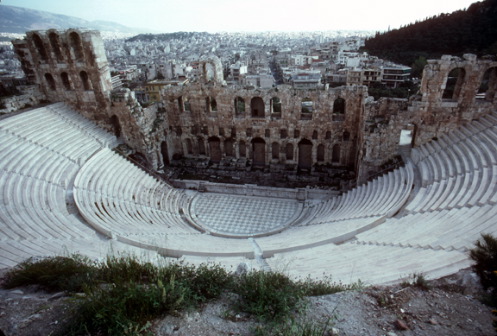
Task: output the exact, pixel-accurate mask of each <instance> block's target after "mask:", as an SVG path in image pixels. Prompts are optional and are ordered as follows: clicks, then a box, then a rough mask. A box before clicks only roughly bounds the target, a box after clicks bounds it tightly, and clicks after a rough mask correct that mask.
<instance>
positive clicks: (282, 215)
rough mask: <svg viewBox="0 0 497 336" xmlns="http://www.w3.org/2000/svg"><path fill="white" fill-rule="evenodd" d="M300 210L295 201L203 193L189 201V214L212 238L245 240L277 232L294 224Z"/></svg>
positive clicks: (300, 205) (298, 204)
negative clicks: (224, 236) (231, 237)
mask: <svg viewBox="0 0 497 336" xmlns="http://www.w3.org/2000/svg"><path fill="white" fill-rule="evenodd" d="M302 208H303V207H302V203H299V202H298V201H296V200H288V199H279V198H270V197H255V196H238V195H224V194H212V193H206V194H199V195H198V196H197V197H195V198H194V199H193V201H192V204H191V207H190V213H191V215H192V218H194V219H195V221H196V223H197V224H198V225H200V226H202V227H203V228H205V229H206V230H208V231H210V232H212V233H214V234H216V233H217V234H221V235H226V236H234V237H246V236H257V235H263V234H269V233H271V232H273V231H279V229H281V228H284V227H285V226H288V225H290V224H291V223H292V222H293V221H295V219H297V218H298V216H299V215H300V213H301V211H302Z"/></svg>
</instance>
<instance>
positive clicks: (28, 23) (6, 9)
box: [0, 5, 149, 34]
mask: <svg viewBox="0 0 497 336" xmlns="http://www.w3.org/2000/svg"><path fill="white" fill-rule="evenodd" d="M50 28H55V29H68V28H87V29H96V30H100V31H108V32H116V33H130V34H136V33H141V32H149V31H148V30H147V29H140V28H130V27H126V26H124V25H121V24H119V23H115V22H107V21H87V20H83V19H80V18H77V17H73V16H67V15H61V14H53V13H49V12H44V11H38V10H34V9H28V8H21V7H14V6H6V5H0V32H3V33H21V34H22V33H25V32H26V31H29V30H45V29H50Z"/></svg>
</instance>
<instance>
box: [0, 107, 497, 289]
mask: <svg viewBox="0 0 497 336" xmlns="http://www.w3.org/2000/svg"><path fill="white" fill-rule="evenodd" d="M35 120H36V123H37V124H34V121H35ZM40 124H43V125H45V126H46V127H45V126H43V127H39V126H40ZM496 127H497V118H496V117H495V115H489V116H486V117H483V118H481V119H480V120H479V121H474V122H472V123H470V124H468V125H466V126H464V127H462V128H460V129H458V130H456V131H454V132H452V133H450V134H448V135H447V136H444V137H440V138H439V139H438V140H436V141H432V142H429V143H427V144H426V145H424V146H421V147H419V148H415V149H413V152H412V160H410V161H408V162H407V163H406V164H405V166H403V167H401V168H399V169H396V170H394V171H392V172H390V173H388V174H386V175H383V176H381V177H380V178H377V179H375V180H373V181H371V182H369V183H367V184H364V185H362V186H359V187H357V188H354V189H352V190H350V191H348V192H346V193H344V194H342V195H340V196H338V197H334V198H331V199H329V200H323V201H315V200H314V201H313V200H308V201H306V202H297V201H296V200H294V199H275V198H274V197H265V198H264V197H249V196H235V195H227V194H221V193H217V194H213V193H199V192H195V191H191V190H180V189H175V188H172V187H171V186H170V185H168V184H167V183H165V182H163V181H160V180H158V179H156V178H155V177H152V176H151V175H149V174H147V173H146V172H145V171H143V170H141V169H140V168H138V167H137V166H135V165H133V164H132V163H131V162H129V161H127V160H126V159H125V158H123V157H121V156H120V155H118V154H117V153H115V152H113V151H112V150H111V149H110V148H112V147H113V146H114V145H115V144H116V139H115V138H114V137H113V136H111V135H109V134H108V133H106V132H104V131H102V130H101V129H99V128H98V127H96V126H95V125H93V124H92V123H91V122H89V121H88V120H86V119H84V118H83V117H81V116H79V115H78V114H77V113H76V112H74V111H71V109H70V108H68V107H67V106H66V105H63V104H54V105H50V106H48V107H45V108H41V109H36V110H32V111H29V112H25V113H22V114H19V115H16V116H12V117H9V118H5V119H3V120H0V132H1V135H2V139H6V141H2V144H1V145H0V153H1V154H2V161H1V162H0V169H1V173H2V175H1V176H0V191H1V192H2V202H1V207H2V208H1V216H2V217H1V218H0V220H1V223H0V229H1V231H2V237H1V238H0V243H1V246H0V252H1V254H0V257H1V260H0V266H11V265H12V264H15V263H16V262H19V261H21V260H22V259H23V258H25V257H27V256H38V255H40V256H41V255H53V254H55V253H60V251H63V252H65V253H66V254H67V253H73V252H81V253H83V254H88V255H90V256H92V257H93V256H100V257H102V256H104V255H105V253H107V252H108V251H109V249H110V248H109V247H112V250H113V251H132V252H133V253H138V254H140V253H143V254H144V255H146V256H147V257H150V258H156V257H157V256H168V257H182V258H184V259H185V260H187V261H190V262H193V263H200V262H204V261H218V262H220V263H222V264H223V265H229V266H236V265H237V264H238V263H239V262H240V261H245V262H247V263H249V264H251V266H252V267H254V268H263V269H269V268H271V269H275V270H282V271H285V272H287V273H289V274H291V275H292V276H295V277H299V276H300V277H306V276H308V275H311V276H313V277H323V276H324V275H325V274H331V275H332V276H333V278H334V279H336V280H341V281H343V282H351V281H355V280H357V279H358V278H360V279H361V280H363V281H365V282H368V283H387V282H396V281H400V280H401V278H402V277H405V276H409V275H410V274H412V273H424V274H425V275H427V276H429V277H430V276H431V277H436V276H443V275H447V274H450V273H453V272H455V271H457V270H458V269H460V268H462V267H467V266H468V265H469V260H468V257H467V249H468V248H470V247H471V245H472V243H473V242H474V241H475V240H476V239H477V238H478V237H479V235H480V234H481V233H482V232H488V233H495V231H496V230H495V227H496V226H497V225H495V221H493V219H492V218H494V217H495V216H494V215H495V207H494V205H495V201H497V199H496V193H495V191H496V190H495V187H496V185H497V184H496V183H495V182H496V181H495V179H496V178H497V174H496V172H497V171H496V167H497V154H496V153H497V132H496ZM416 175H418V176H419V178H415V177H416ZM417 180H420V181H421V184H420V185H414V181H417ZM270 194H271V191H270V189H268V195H270ZM261 202H266V203H267V208H266V210H265V212H266V213H264V215H262V214H261V215H260V216H255V215H254V212H255V211H256V210H254V209H257V207H260V206H261ZM226 236H230V237H237V236H238V239H233V238H226ZM241 237H245V238H241ZM246 237H249V238H248V239H247V238H246Z"/></svg>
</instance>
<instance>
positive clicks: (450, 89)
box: [442, 67, 497, 101]
mask: <svg viewBox="0 0 497 336" xmlns="http://www.w3.org/2000/svg"><path fill="white" fill-rule="evenodd" d="M467 77H468V76H467V73H466V70H465V69H464V68H462V67H457V68H454V69H452V70H451V71H450V72H449V73H448V75H447V79H446V80H445V88H444V90H443V93H442V99H443V100H454V101H457V100H459V98H460V96H461V94H462V92H463V88H464V85H466V82H467ZM496 92H497V67H491V68H489V69H487V70H486V71H485V72H484V74H483V76H482V77H481V80H480V84H479V87H478V89H477V98H481V99H484V100H487V101H493V100H494V98H495V95H496Z"/></svg>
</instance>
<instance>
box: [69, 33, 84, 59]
mask: <svg viewBox="0 0 497 336" xmlns="http://www.w3.org/2000/svg"><path fill="white" fill-rule="evenodd" d="M69 47H70V48H71V50H72V52H73V54H74V59H75V61H76V62H82V61H83V60H84V52H83V45H82V44H81V37H80V36H79V34H78V33H77V32H75V31H73V32H71V33H69Z"/></svg>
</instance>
